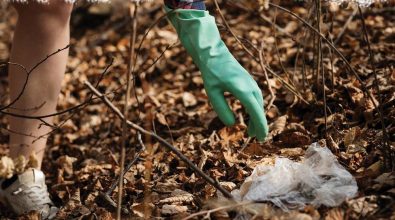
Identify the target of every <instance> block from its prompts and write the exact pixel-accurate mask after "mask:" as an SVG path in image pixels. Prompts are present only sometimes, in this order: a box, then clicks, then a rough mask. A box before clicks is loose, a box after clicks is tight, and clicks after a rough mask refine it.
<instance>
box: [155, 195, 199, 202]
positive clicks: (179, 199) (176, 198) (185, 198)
mask: <svg viewBox="0 0 395 220" xmlns="http://www.w3.org/2000/svg"><path fill="white" fill-rule="evenodd" d="M191 202H193V195H192V194H189V193H188V194H183V195H178V196H173V197H169V198H166V199H162V200H160V201H159V203H161V204H163V203H173V204H174V203H176V204H185V203H187V204H188V203H191Z"/></svg>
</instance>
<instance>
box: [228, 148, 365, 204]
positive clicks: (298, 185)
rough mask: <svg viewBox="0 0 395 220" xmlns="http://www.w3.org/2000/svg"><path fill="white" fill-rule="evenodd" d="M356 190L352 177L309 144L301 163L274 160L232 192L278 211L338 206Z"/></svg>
mask: <svg viewBox="0 0 395 220" xmlns="http://www.w3.org/2000/svg"><path fill="white" fill-rule="evenodd" d="M357 191H358V186H357V184H356V181H355V179H354V177H353V176H352V175H351V174H350V173H349V172H348V171H347V170H345V169H344V168H343V167H342V166H341V165H340V164H339V163H338V162H337V160H336V157H335V156H334V155H333V154H332V153H331V151H330V150H329V149H328V148H326V147H321V146H319V144H317V143H314V144H312V145H311V146H310V147H309V148H308V149H307V151H306V154H305V158H304V160H303V161H302V162H294V161H291V160H289V159H287V158H276V160H275V165H274V166H268V165H260V166H257V167H256V168H255V169H254V171H253V173H252V174H251V176H249V177H248V178H247V179H246V181H245V182H244V183H243V185H242V186H241V188H240V190H234V191H232V194H233V195H234V196H235V198H236V199H238V200H240V201H241V200H248V201H270V202H272V203H273V204H275V205H276V206H278V207H280V208H281V209H283V210H285V211H288V210H289V209H301V208H303V207H304V206H305V205H306V204H311V205H314V206H316V207H318V206H320V205H324V206H329V207H333V206H338V205H340V204H341V203H342V202H343V201H345V200H346V199H347V198H353V197H354V196H355V195H356V194H357Z"/></svg>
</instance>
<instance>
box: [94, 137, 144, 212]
mask: <svg viewBox="0 0 395 220" xmlns="http://www.w3.org/2000/svg"><path fill="white" fill-rule="evenodd" d="M137 139H138V141H139V143H140V145H141V149H140V150H139V151H138V152H137V153H136V155H135V156H134V158H133V160H131V161H130V162H129V164H128V165H127V166H126V168H125V169H124V170H123V172H122V175H118V176H117V178H116V179H115V180H114V181H113V182H112V184H111V185H110V187H109V188H108V190H107V191H106V192H105V193H103V192H100V194H99V197H100V198H101V199H103V200H104V201H105V202H106V204H107V205H110V206H111V207H112V208H117V207H118V206H117V203H116V202H115V201H114V200H113V199H112V198H111V194H112V193H113V192H114V190H115V188H116V187H117V185H118V184H119V181H120V180H121V177H122V180H123V177H124V176H125V174H126V173H127V172H128V171H129V170H130V169H131V168H132V166H133V165H134V164H135V163H136V161H137V160H138V159H139V158H140V155H141V153H142V152H143V151H144V150H145V145H144V143H143V141H142V140H141V134H140V132H137ZM131 151H133V150H132V149H131V150H129V152H128V153H131ZM122 211H123V212H124V213H126V214H127V213H128V210H127V209H122Z"/></svg>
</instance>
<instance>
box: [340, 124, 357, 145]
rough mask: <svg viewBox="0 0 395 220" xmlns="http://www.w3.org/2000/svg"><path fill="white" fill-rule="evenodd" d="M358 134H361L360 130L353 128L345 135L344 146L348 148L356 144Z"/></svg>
mask: <svg viewBox="0 0 395 220" xmlns="http://www.w3.org/2000/svg"><path fill="white" fill-rule="evenodd" d="M357 134H359V128H358V127H353V128H351V129H350V130H349V131H348V132H347V133H346V134H345V135H344V145H345V146H346V147H347V146H349V145H350V144H352V143H354V141H355V139H356V137H357Z"/></svg>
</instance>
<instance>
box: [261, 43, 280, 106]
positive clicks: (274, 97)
mask: <svg viewBox="0 0 395 220" xmlns="http://www.w3.org/2000/svg"><path fill="white" fill-rule="evenodd" d="M259 64H260V65H261V68H262V71H263V73H264V75H265V79H266V82H267V87H268V89H269V92H270V96H271V98H270V101H269V103H268V104H267V107H266V110H269V109H270V108H271V107H272V105H273V102H274V100H275V99H276V95H275V94H274V92H273V89H272V86H271V85H270V81H269V76H268V75H267V71H266V67H265V64H263V41H262V43H261V49H260V50H259Z"/></svg>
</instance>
